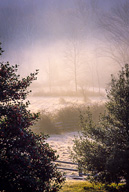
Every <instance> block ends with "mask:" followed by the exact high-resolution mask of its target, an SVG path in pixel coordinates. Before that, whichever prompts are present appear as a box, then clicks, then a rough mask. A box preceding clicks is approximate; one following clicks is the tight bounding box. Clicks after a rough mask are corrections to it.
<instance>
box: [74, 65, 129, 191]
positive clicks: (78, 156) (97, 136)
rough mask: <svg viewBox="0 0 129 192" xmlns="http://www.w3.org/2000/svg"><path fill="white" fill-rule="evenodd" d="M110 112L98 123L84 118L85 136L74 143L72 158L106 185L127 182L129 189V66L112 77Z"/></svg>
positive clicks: (107, 110)
mask: <svg viewBox="0 0 129 192" xmlns="http://www.w3.org/2000/svg"><path fill="white" fill-rule="evenodd" d="M107 98H108V101H107V103H106V112H105V114H104V115H101V118H100V120H99V122H98V123H95V122H93V120H92V114H91V113H90V111H89V110H88V111H87V118H86V119H84V118H83V116H81V125H82V136H81V137H80V138H79V139H78V138H76V139H75V140H74V147H73V152H72V157H73V158H74V159H75V161H80V162H81V164H82V167H83V169H84V170H85V171H86V170H87V171H90V172H91V173H92V175H93V176H94V175H95V174H97V176H96V177H94V179H96V180H99V181H101V182H103V183H111V182H115V183H119V182H120V181H121V179H125V181H126V187H127V188H128V189H129V163H128V162H129V65H128V64H126V65H125V67H123V68H122V70H121V71H120V72H119V74H118V78H115V77H114V76H112V80H111V84H110V89H109V91H107Z"/></svg>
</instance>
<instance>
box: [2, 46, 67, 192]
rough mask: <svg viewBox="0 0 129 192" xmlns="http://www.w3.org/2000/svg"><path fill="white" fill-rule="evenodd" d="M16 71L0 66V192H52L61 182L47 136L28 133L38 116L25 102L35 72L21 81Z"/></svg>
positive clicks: (34, 77) (3, 64)
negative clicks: (28, 108)
mask: <svg viewBox="0 0 129 192" xmlns="http://www.w3.org/2000/svg"><path fill="white" fill-rule="evenodd" d="M0 53H1V49H0ZM17 69H18V66H17V65H15V66H11V65H10V64H9V63H0V191H4V192H12V191H15V192H18V191H22V192H26V191H30V192H31V191H32V192H34V191H37V192H42V191H47V192H49V191H51V192H55V191H58V190H59V188H60V187H61V183H62V181H63V177H62V175H61V173H60V172H58V170H57V167H56V165H54V164H53V162H54V161H55V160H56V159H57V157H56V156H55V152H54V151H53V150H52V149H51V148H50V147H49V145H48V144H47V143H46V136H44V135H37V134H34V133H33V132H32V131H31V130H30V128H29V127H30V126H31V125H33V124H34V122H35V120H36V119H37V118H38V117H39V114H38V113H31V112H30V111H29V110H27V107H28V105H29V102H26V103H25V102H24V100H25V99H26V96H27V95H28V93H29V91H27V88H28V86H29V85H30V83H31V82H32V81H33V80H35V79H36V75H37V71H36V73H31V74H30V76H28V77H27V78H22V79H20V76H19V75H17V74H16V72H17Z"/></svg>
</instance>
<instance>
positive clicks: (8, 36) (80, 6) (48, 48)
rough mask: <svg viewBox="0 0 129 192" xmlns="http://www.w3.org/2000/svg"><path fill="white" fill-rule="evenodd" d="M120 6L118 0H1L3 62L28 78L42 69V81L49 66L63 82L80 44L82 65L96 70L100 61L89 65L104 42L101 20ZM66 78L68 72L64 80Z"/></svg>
mask: <svg viewBox="0 0 129 192" xmlns="http://www.w3.org/2000/svg"><path fill="white" fill-rule="evenodd" d="M122 2H123V1H122ZM118 3H120V1H118V0H114V1H112V0H0V41H1V42H2V47H3V49H4V50H5V53H4V54H3V56H2V59H3V60H5V59H6V60H9V61H10V62H11V63H12V64H15V63H18V64H19V65H20V69H19V70H20V72H21V73H23V72H24V74H26V73H28V72H29V71H30V72H31V71H33V70H34V69H36V68H39V69H40V74H39V79H40V80H44V79H47V70H48V65H50V64H51V65H54V67H53V66H52V68H54V69H57V70H56V73H55V76H56V77H57V76H58V78H57V81H59V79H60V76H62V75H61V74H60V70H62V66H64V65H66V55H67V56H68V52H70V50H71V48H70V46H71V44H72V45H73V42H75V41H76V42H77V43H78V49H79V50H80V52H81V51H82V52H81V54H82V55H83V56H82V57H81V59H80V60H81V61H82V62H81V63H83V65H84V63H87V65H90V67H89V68H92V67H94V66H93V63H95V62H96V61H93V63H92V64H89V61H86V58H90V61H91V60H92V57H93V54H94V53H93V52H92V53H91V50H92V49H96V48H97V47H99V46H100V45H101V42H102V41H103V39H104V34H103V30H102V29H101V28H100V27H99V24H98V18H99V17H101V14H102V13H104V12H107V13H108V12H110V9H111V7H115V6H116V5H117V4H118ZM95 46H97V47H95ZM97 49H98V48H97ZM84 52H85V54H84ZM94 57H95V56H94ZM97 62H100V59H98V61H97ZM102 62H103V59H101V62H100V63H102ZM64 63H65V64H64ZM67 63H68V62H67ZM101 68H103V66H101V65H100V69H101ZM107 68H110V66H108V67H107ZM109 71H110V70H109ZM57 73H58V75H57ZM66 74H67V70H66V72H65V75H64V77H65V76H66ZM43 76H44V77H43ZM104 76H106V75H104ZM102 77H103V76H101V75H100V78H102Z"/></svg>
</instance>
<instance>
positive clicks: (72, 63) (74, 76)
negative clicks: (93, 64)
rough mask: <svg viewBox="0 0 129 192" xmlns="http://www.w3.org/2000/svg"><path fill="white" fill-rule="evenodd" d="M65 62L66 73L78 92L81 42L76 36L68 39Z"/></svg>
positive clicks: (80, 70) (80, 71) (80, 68)
mask: <svg viewBox="0 0 129 192" xmlns="http://www.w3.org/2000/svg"><path fill="white" fill-rule="evenodd" d="M65 63H66V69H67V71H68V74H69V75H70V77H71V80H73V82H74V86H75V91H76V93H77V92H78V83H79V78H80V76H81V73H82V53H81V42H80V41H79V40H78V39H77V38H73V39H71V40H69V41H68V43H67V48H66V52H65Z"/></svg>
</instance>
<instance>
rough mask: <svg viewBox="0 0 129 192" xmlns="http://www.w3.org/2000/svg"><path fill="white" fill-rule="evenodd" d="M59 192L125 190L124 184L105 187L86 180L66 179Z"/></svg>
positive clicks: (116, 191) (115, 191)
mask: <svg viewBox="0 0 129 192" xmlns="http://www.w3.org/2000/svg"><path fill="white" fill-rule="evenodd" d="M59 192H126V190H125V189H124V185H123V184H120V185H118V186H117V185H116V184H112V185H110V186H108V187H105V186H104V185H102V184H91V183H90V182H87V181H73V180H69V181H66V182H65V183H64V185H63V187H62V189H60V191H59Z"/></svg>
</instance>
